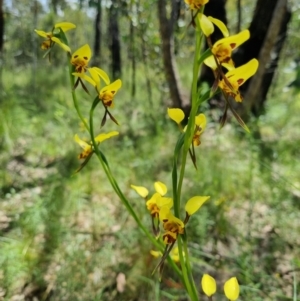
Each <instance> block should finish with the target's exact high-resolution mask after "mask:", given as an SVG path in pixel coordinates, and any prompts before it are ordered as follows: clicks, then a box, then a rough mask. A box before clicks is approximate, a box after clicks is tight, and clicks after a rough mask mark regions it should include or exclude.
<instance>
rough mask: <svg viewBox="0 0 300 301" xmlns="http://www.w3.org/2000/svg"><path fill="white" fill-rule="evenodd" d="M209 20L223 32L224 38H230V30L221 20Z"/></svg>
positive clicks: (211, 18) (210, 18)
mask: <svg viewBox="0 0 300 301" xmlns="http://www.w3.org/2000/svg"><path fill="white" fill-rule="evenodd" d="M208 19H209V20H210V21H211V22H212V23H214V24H215V25H216V26H217V27H218V28H219V29H220V30H221V32H222V34H223V36H224V37H228V36H229V31H228V28H227V27H226V25H225V24H224V23H223V22H222V21H221V20H219V19H216V18H213V17H208Z"/></svg>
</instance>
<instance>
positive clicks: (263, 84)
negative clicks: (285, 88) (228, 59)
mask: <svg viewBox="0 0 300 301" xmlns="http://www.w3.org/2000/svg"><path fill="white" fill-rule="evenodd" d="M290 18H291V12H290V11H289V9H288V6H287V0H275V1H274V0H258V2H257V5H256V10H255V14H254V17H253V20H252V23H251V25H250V28H249V30H250V32H251V37H250V40H249V41H248V42H247V43H245V44H244V45H243V46H242V50H244V51H245V55H244V63H245V62H247V61H248V60H250V59H251V58H253V57H256V58H257V59H258V60H259V68H258V71H257V73H256V74H255V76H254V77H253V78H252V79H251V81H249V82H248V83H246V85H245V87H243V89H242V90H244V91H246V93H244V96H245V103H244V107H243V110H242V112H241V113H242V115H243V116H244V117H246V116H247V115H248V113H249V112H250V111H251V112H252V113H253V114H254V115H255V116H259V115H260V114H261V113H262V112H263V111H264V103H265V100H266V97H267V93H268V90H269V88H270V86H271V83H272V79H273V77H274V74H275V71H276V69H277V67H278V61H279V56H280V52H281V50H282V47H283V44H284V41H285V39H286V36H287V25H288V23H289V21H290ZM246 89H247V90H246ZM243 116H242V117H243Z"/></svg>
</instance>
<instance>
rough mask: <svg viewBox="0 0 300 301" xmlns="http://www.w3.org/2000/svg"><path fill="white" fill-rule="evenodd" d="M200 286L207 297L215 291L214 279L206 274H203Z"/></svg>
mask: <svg viewBox="0 0 300 301" xmlns="http://www.w3.org/2000/svg"><path fill="white" fill-rule="evenodd" d="M201 286H202V289H203V292H204V294H205V295H206V296H208V297H211V296H212V295H213V294H215V292H216V291H217V284H216V280H215V279H214V278H213V277H211V276H210V275H208V274H204V275H203V277H202V280H201Z"/></svg>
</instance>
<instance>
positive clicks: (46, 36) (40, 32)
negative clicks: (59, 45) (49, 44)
mask: <svg viewBox="0 0 300 301" xmlns="http://www.w3.org/2000/svg"><path fill="white" fill-rule="evenodd" d="M34 31H35V32H36V33H37V34H38V35H39V36H41V37H43V38H49V37H51V36H52V33H51V32H45V31H43V30H37V29H35V30H34Z"/></svg>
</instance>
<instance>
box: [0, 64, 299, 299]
mask: <svg viewBox="0 0 300 301" xmlns="http://www.w3.org/2000/svg"><path fill="white" fill-rule="evenodd" d="M182 70H183V72H185V71H184V67H183V68H182ZM182 70H181V71H182ZM66 72H67V71H66V70H64V69H62V68H54V67H51V66H48V64H47V63H46V62H44V63H43V65H39V67H38V69H37V70H36V71H35V73H32V70H31V69H30V68H29V67H21V68H19V69H18V70H17V72H14V74H13V73H12V72H11V71H9V70H5V71H4V87H5V89H4V97H3V98H2V101H1V103H0V107H1V110H0V116H1V117H0V120H1V122H0V137H1V138H0V149H1V152H0V166H1V169H0V181H1V182H0V183H1V184H0V188H1V190H0V199H1V201H0V244H1V248H0V300H37V299H34V297H36V298H38V300H103V301H104V300H105V301H106V300H108V301H109V300H112V301H113V300H117V301H122V300H124V301H125V300H139V301H142V300H186V297H185V295H184V291H183V290H182V288H181V286H180V284H179V283H178V281H177V279H176V277H175V276H174V275H173V274H172V273H171V271H170V270H169V269H168V267H167V268H166V270H165V274H164V276H165V277H164V280H163V281H162V283H159V282H158V281H157V278H156V277H155V276H151V272H152V270H153V268H154V266H155V264H156V262H157V260H156V259H154V258H152V257H151V255H150V253H149V251H150V250H151V248H152V246H151V244H150V243H149V242H148V241H147V240H146V239H145V237H144V236H143V235H142V234H141V232H140V231H139V230H138V228H137V226H136V225H135V223H134V222H133V220H132V219H131V218H130V217H129V216H128V214H127V212H126V211H125V210H124V208H123V207H122V205H121V203H120V201H119V200H118V199H117V197H116V196H115V195H114V194H113V191H112V189H111V187H110V186H109V182H108V181H107V180H106V179H105V177H104V173H103V172H102V170H101V168H100V164H99V163H98V162H97V159H96V158H92V159H91V161H90V162H89V165H88V166H87V167H85V168H84V169H83V170H82V171H81V172H80V173H78V174H76V175H74V174H73V173H74V171H75V170H76V168H77V167H78V166H79V164H80V163H79V161H78V159H77V155H78V154H79V152H80V149H79V147H78V145H76V143H74V142H73V136H74V134H75V133H78V134H79V135H80V136H82V137H84V132H83V131H82V125H81V124H80V123H79V122H78V120H77V118H76V115H75V111H74V109H73V107H72V101H71V97H70V95H69V89H67V88H66V87H67V86H68V83H67V81H66V79H65V78H64V74H66ZM142 72H143V71H142V70H139V75H140V76H139V77H138V78H143V77H142V74H143V73H142ZM34 74H35V75H34ZM187 76H188V75H187ZM127 78H128V77H127ZM184 78H186V77H184ZM286 80H287V79H285V78H284V77H282V81H281V82H280V84H277V86H276V87H275V88H274V90H273V92H271V93H270V96H269V100H268V106H267V113H266V114H265V115H264V116H262V117H261V118H260V119H259V120H256V121H253V122H252V123H251V122H250V123H249V124H248V126H249V127H250V128H251V129H252V134H250V135H247V134H245V133H244V132H242V131H241V130H240V128H239V127H238V126H236V124H235V123H236V122H234V120H232V122H230V123H228V124H227V125H226V126H225V127H224V128H223V129H222V130H219V126H218V124H217V123H215V122H214V119H215V118H214V116H216V115H217V114H218V112H207V115H208V119H209V124H208V129H207V130H206V132H205V134H204V135H203V139H202V145H201V147H200V148H199V149H197V151H196V152H197V161H198V166H199V170H198V172H196V171H195V169H194V168H193V166H192V164H191V162H189V164H188V168H187V177H186V180H185V182H184V199H186V200H187V199H188V198H189V197H191V196H193V195H196V194H202V195H210V196H211V200H210V202H209V203H208V204H207V205H205V206H204V208H203V209H202V210H201V212H199V214H198V215H197V216H195V217H194V218H193V219H192V220H191V222H190V223H189V225H188V229H187V231H188V233H189V237H190V241H189V246H190V250H191V253H192V256H193V268H194V272H195V275H196V279H198V280H200V277H201V276H202V274H203V273H205V272H209V273H210V274H212V275H214V276H215V277H216V279H217V280H218V285H219V288H220V289H219V291H220V292H221V287H222V283H224V280H225V279H227V278H228V277H230V276H237V277H238V279H239V282H240V283H241V300H252V301H253V300H255V301H260V300H293V298H292V297H293V293H292V292H293V281H294V279H295V283H296V285H297V286H298V291H299V272H297V271H299V269H300V262H299V245H300V241H299V235H298V233H299V227H300V224H299V213H298V211H299V201H300V193H299V189H300V175H299V170H300V163H299V160H298V158H299V139H300V136H299V130H298V129H299V125H300V124H299V123H300V121H299V118H298V116H297V114H295V112H296V111H297V110H299V106H300V94H293V95H292V91H288V92H285V93H283V92H282V91H283V90H282V88H283V86H284V82H285V81H286ZM129 84H130V83H129V79H126V77H124V88H122V91H120V93H118V95H117V97H116V108H115V109H114V111H113V113H114V116H115V117H116V118H117V120H118V121H119V122H120V124H121V126H120V127H119V128H117V126H116V125H114V124H113V123H112V122H108V124H107V128H106V131H110V130H117V129H118V130H119V131H120V136H119V137H117V138H113V139H111V140H108V141H106V142H105V143H103V152H104V153H105V154H106V156H107V158H108V160H109V161H110V166H111V168H112V170H113V171H114V174H115V177H116V178H117V179H118V180H119V182H120V186H121V187H122V189H123V190H124V192H125V194H126V195H127V196H128V197H129V199H130V200H131V202H132V205H133V206H134V208H135V209H136V210H137V212H138V214H139V216H140V217H141V218H142V219H143V221H144V223H145V224H147V225H148V226H149V227H150V218H149V215H148V213H147V212H146V208H145V205H144V202H143V201H142V200H141V199H140V198H138V197H137V195H136V194H135V193H134V192H133V191H132V190H131V189H130V184H137V185H144V186H146V187H149V188H152V187H153V186H152V185H153V182H154V181H156V180H160V181H163V182H165V183H167V184H168V187H169V188H171V185H170V183H171V174H170V172H171V158H172V152H173V148H174V146H175V143H176V139H177V135H178V131H177V128H176V127H175V126H174V124H173V123H172V122H171V121H169V120H168V118H167V116H166V107H167V103H168V100H167V95H166V93H165V92H164V91H163V89H160V87H159V86H153V98H152V101H153V102H152V103H151V102H150V101H149V99H148V98H147V96H146V95H145V92H144V91H145V82H143V81H140V82H139V83H138V86H137V89H138V90H137V95H136V97H135V99H132V97H131V96H130V93H129V91H130V88H129ZM186 86H187V87H188V85H187V84H186ZM80 99H81V106H82V108H83V111H84V112H85V114H87V112H88V109H89V105H90V100H89V98H88V97H87V96H86V95H84V94H83V93H82V94H81V97H80ZM102 114H103V112H101V111H100V109H99V121H98V122H99V124H100V121H101V118H102ZM99 128H100V127H99ZM123 276H125V278H126V286H125V290H124V291H123V292H122V289H121V288H120V285H121V284H122V278H123ZM159 288H161V289H162V290H161V291H160V290H159ZM199 291H200V285H199ZM203 300H204V298H203ZM216 300H224V298H223V296H222V294H221V293H220V295H218V296H217V297H216ZM294 300H295V299H294Z"/></svg>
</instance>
